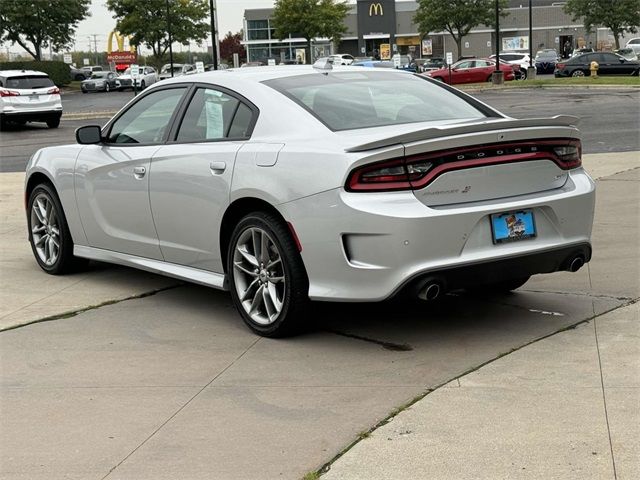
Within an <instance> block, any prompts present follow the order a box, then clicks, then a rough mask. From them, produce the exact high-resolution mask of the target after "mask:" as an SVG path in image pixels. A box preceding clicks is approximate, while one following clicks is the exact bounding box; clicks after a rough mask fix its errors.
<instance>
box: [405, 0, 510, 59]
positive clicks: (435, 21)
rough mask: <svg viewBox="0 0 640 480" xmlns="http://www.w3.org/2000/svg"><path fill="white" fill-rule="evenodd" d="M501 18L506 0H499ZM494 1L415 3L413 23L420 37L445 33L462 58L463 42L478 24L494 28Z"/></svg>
mask: <svg viewBox="0 0 640 480" xmlns="http://www.w3.org/2000/svg"><path fill="white" fill-rule="evenodd" d="M498 1H499V2H500V3H499V5H500V15H501V16H503V17H504V16H506V15H508V13H505V10H504V9H505V8H506V3H507V2H506V0H498ZM495 8H496V0H418V10H417V11H416V14H415V16H414V17H413V21H414V23H415V24H416V25H418V28H419V30H420V33H421V34H422V35H426V34H428V33H429V32H438V31H441V30H446V31H447V32H449V33H450V34H451V36H452V37H453V39H454V40H455V42H456V46H457V47H458V56H460V55H462V39H463V38H464V37H465V36H466V35H467V34H468V33H469V32H470V31H471V29H472V28H474V27H477V26H478V25H488V26H493V25H495V11H496V10H495Z"/></svg>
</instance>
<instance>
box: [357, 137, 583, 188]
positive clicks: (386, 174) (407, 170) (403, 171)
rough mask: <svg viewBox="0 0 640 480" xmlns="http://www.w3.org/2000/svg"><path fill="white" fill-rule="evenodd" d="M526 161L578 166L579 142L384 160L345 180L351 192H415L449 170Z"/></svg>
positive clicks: (481, 148) (546, 142) (472, 149)
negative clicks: (548, 161) (547, 161)
mask: <svg viewBox="0 0 640 480" xmlns="http://www.w3.org/2000/svg"><path fill="white" fill-rule="evenodd" d="M529 160H551V161H553V162H554V163H555V164H556V165H558V167H560V168H561V169H563V170H570V169H573V168H577V167H579V166H580V165H582V146H581V143H580V140H574V139H556V140H539V141H534V142H519V143H510V144H494V145H483V146H476V147H470V148H461V149H455V150H446V151H440V152H432V153H426V154H419V155H413V156H411V157H404V158H398V159H394V160H387V161H384V162H379V163H373V164H369V165H364V166H362V167H358V168H356V169H354V170H353V171H352V172H351V173H350V174H349V177H348V179H347V183H346V190H347V191H351V192H389V191H399V190H416V189H420V188H423V187H425V186H427V185H428V184H429V183H431V182H432V181H434V180H435V179H436V178H437V177H439V176H440V175H442V174H444V173H446V172H450V171H453V170H461V169H467V168H474V167H481V166H487V165H498V164H501V163H513V162H524V161H529Z"/></svg>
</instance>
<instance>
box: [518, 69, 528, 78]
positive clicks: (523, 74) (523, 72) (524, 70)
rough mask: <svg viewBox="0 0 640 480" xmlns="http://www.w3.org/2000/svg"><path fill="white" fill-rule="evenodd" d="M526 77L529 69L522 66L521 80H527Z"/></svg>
mask: <svg viewBox="0 0 640 480" xmlns="http://www.w3.org/2000/svg"><path fill="white" fill-rule="evenodd" d="M526 79H527V70H526V69H524V68H521V69H520V78H519V80H526Z"/></svg>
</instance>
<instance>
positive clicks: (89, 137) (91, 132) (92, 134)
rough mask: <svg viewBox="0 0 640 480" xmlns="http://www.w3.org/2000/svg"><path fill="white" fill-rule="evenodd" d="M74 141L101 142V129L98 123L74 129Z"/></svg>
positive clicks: (88, 143)
mask: <svg viewBox="0 0 640 480" xmlns="http://www.w3.org/2000/svg"><path fill="white" fill-rule="evenodd" d="M76 142H78V143H79V144H80V145H95V144H96V143H101V142H102V131H101V129H100V127H99V126H98V125H87V126H85V127H80V128H78V129H76Z"/></svg>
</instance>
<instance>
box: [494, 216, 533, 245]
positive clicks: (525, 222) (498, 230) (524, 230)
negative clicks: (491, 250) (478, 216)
mask: <svg viewBox="0 0 640 480" xmlns="http://www.w3.org/2000/svg"><path fill="white" fill-rule="evenodd" d="M491 233H492V236H493V243H508V242H517V241H519V240H525V239H527V238H535V236H536V222H535V219H534V217H533V212H532V211H531V210H519V211H517V212H508V213H496V214H493V215H491Z"/></svg>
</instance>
